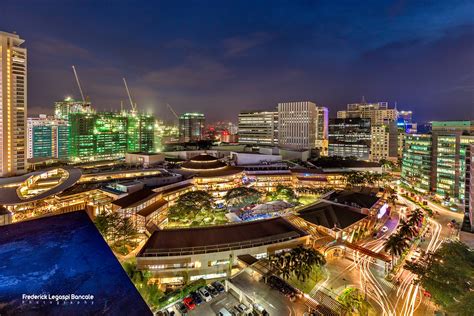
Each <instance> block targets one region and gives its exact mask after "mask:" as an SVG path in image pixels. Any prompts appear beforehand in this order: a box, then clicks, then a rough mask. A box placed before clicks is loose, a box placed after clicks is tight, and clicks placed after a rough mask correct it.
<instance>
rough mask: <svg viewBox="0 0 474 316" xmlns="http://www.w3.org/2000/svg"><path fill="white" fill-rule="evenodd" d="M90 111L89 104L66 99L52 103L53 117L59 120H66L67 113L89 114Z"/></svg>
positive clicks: (69, 98)
mask: <svg viewBox="0 0 474 316" xmlns="http://www.w3.org/2000/svg"><path fill="white" fill-rule="evenodd" d="M91 111H92V107H91V103H90V102H88V101H86V102H83V101H78V100H74V99H73V98H71V97H66V98H65V99H64V100H62V101H56V102H54V117H55V118H56V119H59V120H67V119H68V117H69V113H89V112H91Z"/></svg>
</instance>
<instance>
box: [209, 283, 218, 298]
mask: <svg viewBox="0 0 474 316" xmlns="http://www.w3.org/2000/svg"><path fill="white" fill-rule="evenodd" d="M206 290H207V291H208V292H209V293H211V296H212V297H216V296H217V295H219V291H217V290H216V288H215V287H213V286H212V285H210V284H209V285H206Z"/></svg>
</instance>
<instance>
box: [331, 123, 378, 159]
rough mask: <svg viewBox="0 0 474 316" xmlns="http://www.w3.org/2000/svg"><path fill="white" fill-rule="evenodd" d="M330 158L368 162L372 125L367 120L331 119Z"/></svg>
mask: <svg viewBox="0 0 474 316" xmlns="http://www.w3.org/2000/svg"><path fill="white" fill-rule="evenodd" d="M328 135H329V147H328V155H329V156H339V157H355V158H358V159H362V160H368V159H369V154H370V147H371V125H370V119H367V118H337V119H329V132H328Z"/></svg>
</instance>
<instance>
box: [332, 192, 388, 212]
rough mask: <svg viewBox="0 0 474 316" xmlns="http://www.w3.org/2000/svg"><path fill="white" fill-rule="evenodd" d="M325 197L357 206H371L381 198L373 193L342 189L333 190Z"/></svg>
mask: <svg viewBox="0 0 474 316" xmlns="http://www.w3.org/2000/svg"><path fill="white" fill-rule="evenodd" d="M324 199H325V200H329V201H333V202H336V203H339V204H344V205H349V206H352V207H356V208H371V207H372V206H374V205H375V203H377V201H378V200H379V199H380V198H379V197H377V196H376V195H375V194H373V193H363V192H355V191H349V190H341V191H335V192H332V193H331V194H329V195H328V196H326V197H324Z"/></svg>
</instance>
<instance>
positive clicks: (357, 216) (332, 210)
mask: <svg viewBox="0 0 474 316" xmlns="http://www.w3.org/2000/svg"><path fill="white" fill-rule="evenodd" d="M298 216H299V217H301V218H302V219H304V220H305V221H307V222H310V223H312V224H315V225H319V226H324V227H326V228H329V229H332V228H334V227H338V228H341V229H344V228H346V227H348V226H351V225H352V224H354V223H356V222H358V221H360V220H362V219H364V218H366V217H367V215H365V214H362V213H359V212H357V211H356V210H355V209H354V208H353V207H349V206H346V205H340V204H335V203H330V202H324V201H322V202H319V203H317V204H313V205H310V206H308V207H306V208H304V209H302V210H300V211H299V215H298Z"/></svg>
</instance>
